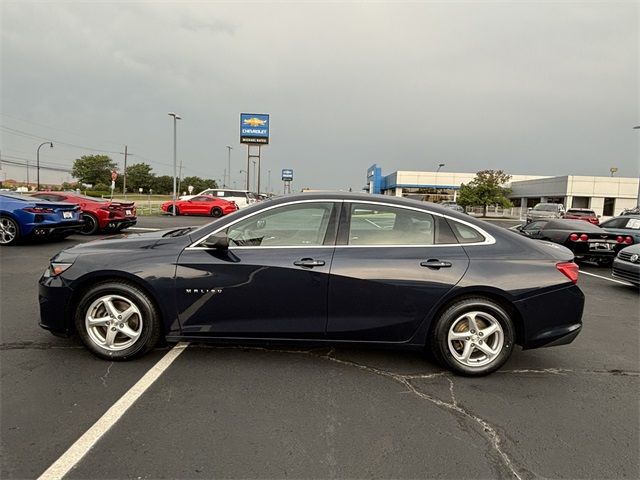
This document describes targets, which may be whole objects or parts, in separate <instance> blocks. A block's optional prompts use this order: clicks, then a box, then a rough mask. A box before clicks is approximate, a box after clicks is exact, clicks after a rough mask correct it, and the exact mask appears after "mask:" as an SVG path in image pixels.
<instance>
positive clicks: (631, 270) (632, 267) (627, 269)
mask: <svg viewBox="0 0 640 480" xmlns="http://www.w3.org/2000/svg"><path fill="white" fill-rule="evenodd" d="M611 274H612V275H613V276H614V277H615V278H619V279H620V280H626V281H627V282H631V283H633V284H635V285H640V263H631V262H625V261H624V260H620V259H619V258H616V259H615V260H614V261H613V269H612V270H611Z"/></svg>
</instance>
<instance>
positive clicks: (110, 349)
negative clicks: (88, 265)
mask: <svg viewBox="0 0 640 480" xmlns="http://www.w3.org/2000/svg"><path fill="white" fill-rule="evenodd" d="M75 326H76V331H77V332H78V334H79V335H80V338H81V339H82V342H83V343H84V344H85V346H86V347H87V348H88V349H89V350H91V352H93V353H94V354H95V355H97V356H99V357H101V358H105V359H109V360H127V359H129V358H133V357H136V356H140V355H143V354H144V353H146V352H148V351H149V350H151V349H152V348H153V347H154V346H155V345H156V344H157V343H158V340H159V338H160V332H161V326H160V316H159V314H158V311H157V309H156V307H155V305H154V303H153V301H152V300H151V299H150V298H149V297H148V295H147V294H146V293H145V292H143V291H142V290H141V289H140V288H139V287H137V286H136V285H134V284H132V283H129V282H126V281H108V282H103V283H99V284H97V285H95V286H93V287H91V288H90V289H89V290H87V291H86V292H85V293H84V294H83V296H82V298H81V299H80V301H79V302H78V307H77V309H76V316H75Z"/></svg>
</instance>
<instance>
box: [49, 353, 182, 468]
mask: <svg viewBox="0 0 640 480" xmlns="http://www.w3.org/2000/svg"><path fill="white" fill-rule="evenodd" d="M188 346H189V343H187V342H181V343H178V344H177V345H176V346H175V347H173V348H172V349H171V350H169V351H168V352H167V354H166V355H165V356H164V357H162V358H161V359H160V360H159V361H158V363H156V364H155V365H154V366H153V367H151V369H149V371H148V372H147V373H145V374H144V376H143V377H142V378H141V379H140V380H138V382H137V383H136V384H135V385H134V386H133V387H131V388H130V389H129V391H127V393H125V394H124V395H123V396H122V397H120V399H119V400H118V401H117V402H116V403H114V404H113V405H112V406H111V408H109V410H107V411H106V412H105V414H104V415H102V417H100V419H99V420H98V421H97V422H96V423H94V424H93V426H92V427H91V428H90V429H89V430H87V431H86V432H85V433H84V434H83V435H82V436H81V437H80V438H79V439H78V440H76V441H75V443H74V444H73V445H71V447H69V449H68V450H67V451H66V452H64V453H63V454H62V456H61V457H60V458H58V460H56V461H55V462H54V463H53V464H52V465H51V466H50V467H49V468H47V470H46V471H45V472H44V473H43V474H42V475H40V477H39V479H41V480H45V479H46V480H49V479H60V478H62V477H64V476H65V475H66V474H67V473H69V471H70V470H71V469H72V468H73V467H75V466H76V465H77V464H78V462H79V461H80V460H82V458H83V457H84V456H85V455H86V454H87V453H88V452H89V450H91V449H92V448H93V446H94V445H95V444H96V443H97V442H98V440H100V438H102V436H103V435H104V434H105V433H107V432H108V431H109V429H110V428H111V427H113V426H114V425H115V424H116V422H117V421H118V420H119V419H120V418H121V417H122V416H123V415H124V414H125V412H126V411H127V410H128V409H129V407H131V405H133V404H134V403H135V402H136V400H138V398H140V396H141V395H142V394H143V393H144V392H145V391H147V389H148V388H149V387H150V386H151V385H153V383H154V382H155V381H156V380H157V379H158V378H159V377H160V375H162V373H163V372H164V371H165V370H166V369H167V368H169V365H171V364H172V363H173V361H174V360H175V359H176V358H178V356H179V355H180V354H181V353H182V352H183V351H184V350H185V349H186V348H187V347H188Z"/></svg>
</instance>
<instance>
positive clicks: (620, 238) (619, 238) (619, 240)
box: [616, 235, 624, 243]
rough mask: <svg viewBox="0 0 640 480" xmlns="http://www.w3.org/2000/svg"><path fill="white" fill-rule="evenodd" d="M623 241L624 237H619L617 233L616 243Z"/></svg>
mask: <svg viewBox="0 0 640 480" xmlns="http://www.w3.org/2000/svg"><path fill="white" fill-rule="evenodd" d="M622 242H624V237H621V236H620V235H618V237H617V238H616V243H622Z"/></svg>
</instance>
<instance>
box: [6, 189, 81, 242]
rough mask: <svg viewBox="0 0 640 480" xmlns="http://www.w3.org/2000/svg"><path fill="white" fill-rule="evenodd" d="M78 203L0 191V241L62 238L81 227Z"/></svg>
mask: <svg viewBox="0 0 640 480" xmlns="http://www.w3.org/2000/svg"><path fill="white" fill-rule="evenodd" d="M82 223H83V222H82V220H81V219H80V207H78V205H74V204H72V203H63V202H49V201H46V200H39V199H36V198H33V197H27V196H25V195H20V194H17V193H10V192H2V193H0V245H13V244H15V243H17V242H19V241H20V240H23V239H26V238H45V237H56V238H63V237H66V236H68V235H71V234H72V233H75V232H77V231H79V230H81V228H82Z"/></svg>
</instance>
